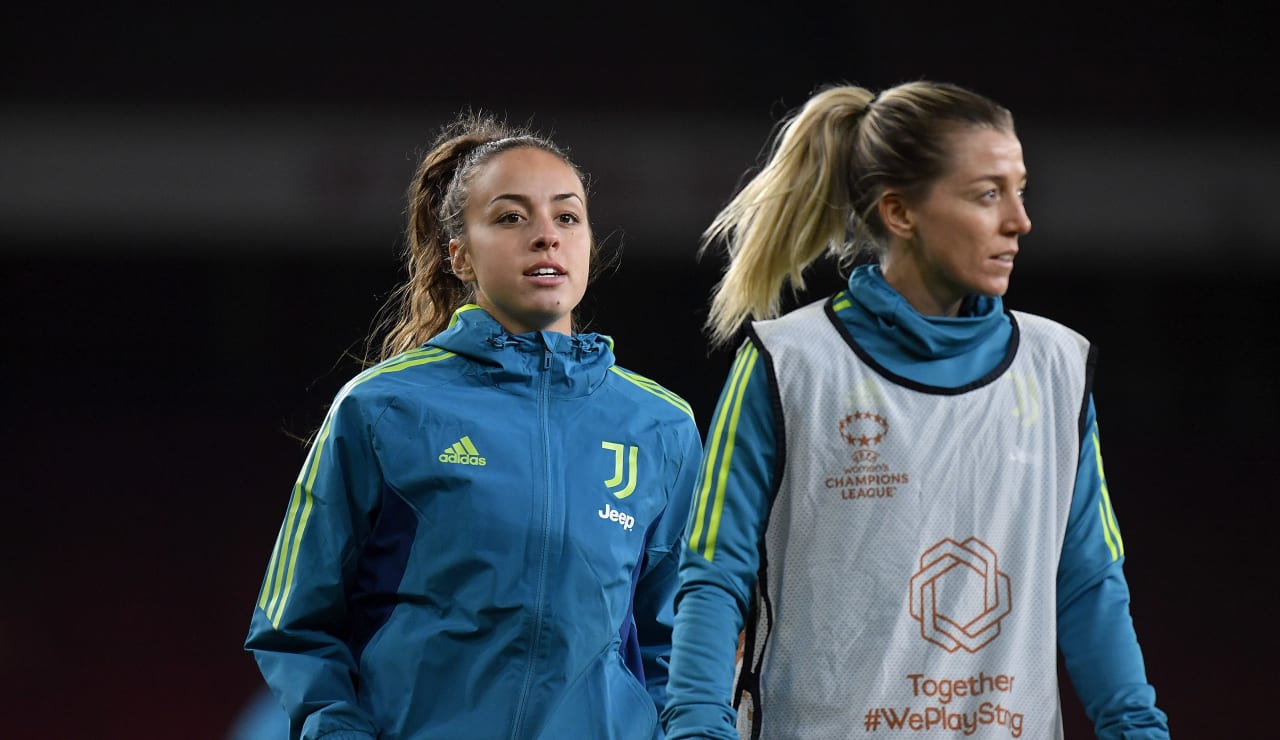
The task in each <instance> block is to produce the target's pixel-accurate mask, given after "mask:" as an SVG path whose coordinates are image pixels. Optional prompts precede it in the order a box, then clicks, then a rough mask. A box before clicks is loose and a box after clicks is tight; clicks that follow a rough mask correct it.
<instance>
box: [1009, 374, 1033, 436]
mask: <svg viewBox="0 0 1280 740" xmlns="http://www.w3.org/2000/svg"><path fill="white" fill-rule="evenodd" d="M1009 379H1010V380H1012V381H1013V392H1014V394H1015V396H1016V398H1017V400H1016V403H1017V405H1016V406H1014V407H1013V415H1014V416H1015V417H1017V418H1019V419H1021V420H1022V428H1023V429H1027V428H1030V427H1032V426H1034V425H1035V423H1036V422H1038V421H1040V389H1039V388H1038V387H1037V386H1036V379H1035V378H1034V377H1032V376H1031V375H1028V374H1026V373H1014V372H1011V373H1009Z"/></svg>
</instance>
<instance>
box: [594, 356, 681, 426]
mask: <svg viewBox="0 0 1280 740" xmlns="http://www.w3.org/2000/svg"><path fill="white" fill-rule="evenodd" d="M609 369H610V370H613V371H614V372H615V373H617V374H618V375H621V376H622V377H624V378H626V379H627V380H629V381H631V382H632V383H635V384H636V385H638V386H640V387H641V388H644V389H645V390H647V391H649V392H650V393H653V394H654V395H657V396H661V397H662V398H664V399H666V401H667V402H669V403H671V404H672V405H674V406H676V407H677V408H679V409H680V410H682V411H684V412H685V413H686V414H689V416H693V409H692V407H691V406H689V404H688V403H686V402H685V400H684V399H683V398H681V397H680V396H678V395H676V394H675V393H672V392H671V391H669V390H667V389H666V388H663V387H662V386H661V385H658V383H656V382H654V381H652V380H650V379H648V378H646V377H644V376H643V375H637V374H636V373H633V372H631V371H629V370H623V369H621V368H619V367H618V366H616V365H614V366H612V367H610V368H609Z"/></svg>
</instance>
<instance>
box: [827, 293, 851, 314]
mask: <svg viewBox="0 0 1280 740" xmlns="http://www.w3.org/2000/svg"><path fill="white" fill-rule="evenodd" d="M852 305H853V299H852V298H850V297H849V291H848V290H842V291H840V292H839V293H836V294H835V297H834V298H832V299H831V310H832V311H843V310H845V309H846V308H848V307H850V306H852Z"/></svg>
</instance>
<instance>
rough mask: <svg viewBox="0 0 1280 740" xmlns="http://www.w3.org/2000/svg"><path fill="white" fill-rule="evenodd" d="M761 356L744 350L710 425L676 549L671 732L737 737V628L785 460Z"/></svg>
mask: <svg viewBox="0 0 1280 740" xmlns="http://www.w3.org/2000/svg"><path fill="white" fill-rule="evenodd" d="M771 399H772V395H771V391H770V388H769V381H768V373H767V370H766V367H765V360H764V357H763V356H762V355H761V354H760V353H759V351H758V349H757V348H756V347H755V345H754V344H752V343H750V342H747V343H745V344H743V346H742V348H741V349H740V350H739V352H738V355H737V358H736V359H735V360H734V363H733V366H732V367H731V369H730V374H729V378H728V380H727V381H726V382H725V385H724V388H723V390H722V391H721V394H720V401H719V403H718V404H717V406H716V411H715V415H714V417H713V418H712V420H711V425H710V427H709V428H708V432H707V442H706V445H705V449H704V451H703V458H702V466H701V469H700V470H699V472H698V478H697V481H696V485H695V489H694V497H693V501H692V503H691V507H690V511H689V522H688V524H687V525H686V527H685V542H684V544H683V546H682V547H681V548H680V550H681V552H680V589H679V592H678V593H677V596H676V603H675V609H676V617H675V631H674V636H673V641H672V642H673V644H672V655H671V676H670V680H669V683H668V686H667V706H666V709H665V710H664V711H663V713H662V721H663V726H664V728H665V729H666V732H667V737H668V738H669V739H670V740H678V739H680V738H723V739H724V740H737V738H738V732H737V730H736V728H735V720H736V713H735V712H734V709H733V706H732V704H731V701H732V695H733V680H734V667H735V664H736V661H737V648H738V636H739V634H740V633H741V631H742V626H743V622H744V615H745V614H746V613H747V609H748V608H749V606H750V600H751V593H752V589H753V588H754V586H755V583H756V576H757V570H758V567H759V561H760V553H759V550H758V548H757V543H758V542H759V541H760V537H761V536H762V535H763V532H764V527H765V522H766V521H767V519H768V512H769V507H770V504H771V502H772V499H773V495H774V489H775V486H776V483H777V481H776V470H775V462H776V461H777V460H778V459H779V458H778V456H777V455H778V453H777V449H776V443H775V439H776V435H775V431H774V427H773V412H772V409H773V404H772V400H771Z"/></svg>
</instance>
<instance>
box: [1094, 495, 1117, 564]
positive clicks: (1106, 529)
mask: <svg viewBox="0 0 1280 740" xmlns="http://www.w3.org/2000/svg"><path fill="white" fill-rule="evenodd" d="M1098 516H1099V517H1101V518H1102V536H1103V537H1105V538H1106V539H1107V548H1108V549H1110V550H1111V560H1112V561H1115V560H1119V559H1120V555H1119V554H1117V553H1116V543H1115V542H1113V541H1112V540H1111V526H1110V525H1109V524H1107V512H1106V510H1105V509H1104V508H1103V506H1102V502H1101V501H1099V502H1098Z"/></svg>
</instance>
